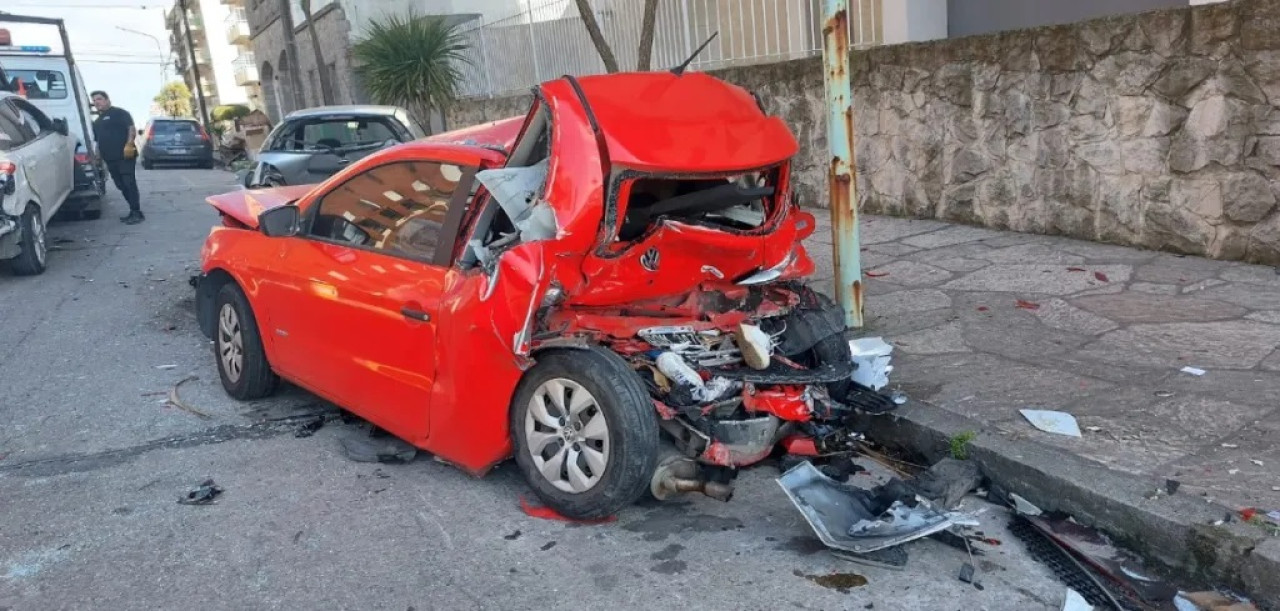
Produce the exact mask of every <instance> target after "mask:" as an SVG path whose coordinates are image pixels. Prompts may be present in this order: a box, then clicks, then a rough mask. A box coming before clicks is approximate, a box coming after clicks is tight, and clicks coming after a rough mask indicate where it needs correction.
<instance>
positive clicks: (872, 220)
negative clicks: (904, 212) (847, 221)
mask: <svg viewBox="0 0 1280 611" xmlns="http://www.w3.org/2000/svg"><path fill="white" fill-rule="evenodd" d="M862 219H863V220H862V226H861V228H860V229H861V233H860V236H859V237H860V238H861V241H862V244H863V245H864V246H866V245H870V244H883V243H885V242H896V241H899V240H902V239H903V238H908V237H911V236H917V235H921V234H928V233H930V232H934V231H939V230H943V229H949V228H951V227H952V225H949V224H947V223H943V222H940V221H934V220H927V219H903V218H894V217H890V216H878V217H862ZM829 233H830V230H828V234H829ZM912 246H915V244H912Z"/></svg>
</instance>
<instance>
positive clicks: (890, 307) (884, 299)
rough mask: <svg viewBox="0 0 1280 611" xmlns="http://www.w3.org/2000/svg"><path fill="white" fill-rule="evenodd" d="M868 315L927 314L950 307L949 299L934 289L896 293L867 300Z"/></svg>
mask: <svg viewBox="0 0 1280 611" xmlns="http://www.w3.org/2000/svg"><path fill="white" fill-rule="evenodd" d="M865 307H866V310H867V312H869V313H886V314H888V313H899V314H905V313H910V312H928V311H929V310H941V309H946V308H950V307H951V298H950V297H948V296H947V294H946V293H944V292H942V291H939V290H935V289H914V290H907V291H896V292H893V293H888V294H886V295H881V296H879V297H877V298H876V299H869V300H867V303H866V306H865Z"/></svg>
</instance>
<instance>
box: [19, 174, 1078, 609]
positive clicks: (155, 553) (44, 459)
mask: <svg viewBox="0 0 1280 611" xmlns="http://www.w3.org/2000/svg"><path fill="white" fill-rule="evenodd" d="M140 179H141V183H142V188H143V191H144V203H143V205H144V211H145V212H146V214H147V222H146V223H143V224H141V225H137V226H132V227H130V226H125V225H122V224H120V223H119V222H117V221H116V217H117V216H119V215H120V214H122V213H123V211H122V207H123V206H122V201H121V199H120V198H119V197H118V194H116V193H115V192H114V191H113V192H112V194H111V199H110V200H109V202H108V210H107V212H106V214H105V215H104V218H103V219H102V220H99V221H90V222H63V223H58V224H55V225H54V226H53V227H51V228H50V235H51V237H52V238H53V241H54V246H55V248H56V249H57V250H56V251H54V252H53V253H51V256H50V263H49V270H48V272H46V273H45V274H44V275H43V276H40V277H35V278H19V277H15V276H12V275H11V274H9V273H8V272H7V271H6V272H3V273H0V312H3V314H0V380H2V381H3V382H2V384H3V386H2V387H0V389H2V390H0V392H2V393H3V395H2V396H3V399H0V610H8V609H12V610H15V611H16V610H27V609H33V610H35V609H40V610H43V609H171V608H186V607H199V608H205V609H321V608H323V609H361V610H364V609H389V610H396V611H404V610H406V609H418V610H422V609H525V608H538V607H562V606H569V605H572V606H575V607H596V606H600V607H613V608H626V609H633V608H634V609H647V608H671V607H675V606H681V607H686V608H708V609H712V608H714V609H785V608H797V609H864V608H865V609H872V608H874V609H966V610H968V609H1010V610H1027V609H1059V608H1061V604H1062V599H1063V596H1064V588H1063V587H1062V586H1060V585H1058V583H1057V582H1056V581H1054V580H1053V578H1052V577H1051V576H1050V574H1049V572H1048V571H1047V569H1045V568H1044V567H1042V566H1040V565H1038V564H1036V563H1035V562H1034V561H1032V560H1030V559H1029V558H1027V557H1026V555H1025V553H1024V551H1023V549H1022V546H1021V545H1020V544H1019V543H1018V542H1017V541H1016V540H1015V539H1013V538H1012V537H1011V536H1009V535H1008V533H1007V531H1006V530H1005V524H1006V522H1007V517H1006V516H1005V515H1004V514H1003V512H1002V510H1000V509H998V508H995V507H990V506H985V507H986V511H985V512H984V513H982V514H981V519H982V521H983V528H984V530H985V532H986V533H987V535H988V536H992V537H995V538H997V539H1000V540H1002V541H1003V542H1004V545H1001V546H998V547H990V548H987V549H986V555H984V556H982V557H981V558H980V559H979V560H980V563H979V564H980V566H981V567H982V569H983V570H984V572H983V574H982V575H981V578H982V580H983V585H984V588H983V589H982V590H978V589H976V588H974V587H973V586H972V585H969V584H965V583H961V582H960V581H958V580H957V579H956V574H957V572H958V570H959V569H960V566H961V564H962V563H964V562H965V561H966V560H967V556H966V554H965V553H964V552H960V551H957V550H955V549H952V548H949V547H946V546H944V545H942V544H940V543H937V542H935V541H931V540H926V541H920V542H916V543H913V544H911V545H910V547H909V551H910V554H911V561H910V564H909V565H908V567H907V569H906V570H905V571H900V572H895V571H889V570H884V569H878V568H870V567H864V566H859V565H854V564H850V563H847V562H844V561H841V560H838V559H836V558H834V557H832V556H830V555H829V554H827V553H826V552H825V551H823V550H822V547H821V545H820V544H819V543H818V542H817V541H816V539H814V538H813V536H812V533H811V531H810V530H809V528H808V526H807V525H806V524H805V522H804V521H803V519H802V518H801V517H800V515H799V514H798V513H797V512H796V511H795V509H794V508H793V507H792V506H791V505H790V503H789V502H788V501H787V499H786V497H785V496H784V495H783V492H782V490H781V489H780V488H779V487H778V485H777V483H776V482H775V481H774V478H775V477H776V476H777V470H776V469H775V468H774V467H773V466H761V467H758V468H755V469H752V470H749V471H747V472H745V473H744V474H743V476H742V477H741V478H740V479H739V482H738V489H737V494H736V496H735V498H734V500H733V501H731V502H729V503H727V504H726V503H719V502H717V501H713V500H710V499H707V498H702V497H689V498H686V499H681V500H679V501H677V502H672V503H667V504H662V505H644V506H636V507H633V508H630V509H628V510H626V511H624V512H622V514H621V515H619V516H618V519H617V521H615V522H612V523H608V524H603V525H596V526H582V525H577V524H565V523H563V522H555V521H546V520H541V519H537V518H533V517H529V516H527V515H525V514H524V513H523V512H522V511H521V509H520V506H519V498H520V497H521V496H522V495H523V496H525V497H530V496H531V495H530V494H529V492H528V489H527V487H526V486H525V484H524V483H523V481H522V480H521V478H520V477H519V475H518V473H517V472H516V470H515V468H514V465H513V464H510V463H508V464H505V465H503V466H501V467H500V468H499V469H497V470H496V471H495V472H494V473H493V474H491V475H490V476H488V477H486V478H484V479H480V480H477V479H473V478H471V477H469V476H467V475H465V474H463V473H462V472H460V471H457V470H455V469H453V468H450V467H448V466H445V465H443V464H439V463H436V462H434V461H432V460H430V459H429V458H423V457H419V459H418V460H416V461H415V462H413V463H410V464H407V465H370V464H363V463H355V462H351V461H349V460H348V459H346V458H345V457H344V456H343V454H342V452H341V449H340V446H339V443H338V435H339V434H341V433H342V432H343V428H344V427H347V426H353V425H347V424H343V423H342V421H341V420H339V419H337V418H336V415H337V411H336V410H335V409H334V408H333V407H332V406H330V405H328V404H326V403H325V402H323V401H322V400H319V399H317V398H315V397H313V396H310V395H308V394H306V393H304V392H301V391H298V390H286V391H285V392H283V393H282V394H281V395H280V396H277V397H274V398H272V399H270V400H267V401H261V402H256V403H250V404H245V403H238V402H235V401H233V400H231V399H229V398H228V397H226V396H225V395H224V394H223V393H222V390H221V387H220V386H219V385H218V378H217V373H216V369H215V368H214V363H213V357H212V350H211V349H210V347H209V343H208V342H207V341H206V340H205V339H204V338H203V337H202V336H201V335H200V334H199V331H198V330H197V329H196V325H195V318H194V314H193V312H192V296H193V291H192V290H191V288H190V287H189V286H188V285H187V284H186V281H187V278H188V276H189V275H190V274H191V273H193V271H194V270H195V269H196V263H197V260H198V256H199V249H200V244H201V241H202V239H203V237H204V235H205V234H206V233H207V232H208V229H209V226H210V225H211V224H212V223H214V222H215V220H216V218H215V215H214V213H213V211H212V209H211V208H209V207H208V206H206V205H205V204H204V203H203V198H204V197H205V196H207V195H210V194H214V193H218V192H222V191H226V190H231V189H234V188H235V187H234V185H233V179H232V178H231V175H230V174H227V173H225V172H220V171H199V170H155V171H149V172H142V173H141V174H140ZM188 376H198V379H197V380H194V381H191V382H189V383H187V384H185V385H183V386H182V396H183V398H184V399H185V400H186V401H187V402H189V403H190V404H191V405H193V406H196V407H197V408H198V409H199V410H201V411H202V412H204V413H206V414H207V415H208V416H209V417H208V418H207V419H206V418H201V417H199V416H197V415H195V414H192V413H189V412H186V411H183V410H180V409H175V408H173V407H171V406H166V405H165V393H167V391H168V390H169V389H170V388H171V387H172V386H173V385H174V384H175V383H177V382H179V381H181V380H183V379H184V378H187V377H188ZM309 414H324V415H328V416H330V417H332V420H331V422H330V423H329V424H328V425H327V426H325V427H324V428H322V429H321V430H320V431H319V432H317V433H316V434H315V435H314V436H311V437H307V438H297V437H295V436H294V430H295V428H296V423H295V422H294V421H293V420H290V419H289V418H290V417H293V416H299V415H309ZM206 478H214V479H215V480H216V481H217V483H218V484H219V485H220V486H222V487H224V488H225V490H226V492H225V493H224V494H223V495H222V496H221V497H219V499H218V502H217V503H216V504H214V505H208V506H190V505H181V504H178V503H177V502H176V501H177V499H178V497H179V496H180V495H182V494H183V493H184V492H185V491H186V490H187V489H188V488H189V487H191V486H193V485H196V484H198V483H200V482H201V481H202V480H204V479H206ZM966 507H967V508H969V509H971V510H972V509H978V508H981V507H984V505H983V504H982V503H981V501H978V500H976V499H971V500H969V501H967V505H966ZM833 573H837V574H846V573H848V574H857V575H861V576H863V577H865V581H866V583H865V585H858V586H851V587H847V588H845V589H840V588H837V587H831V585H830V584H828V585H822V584H821V583H819V582H824V580H823V579H821V578H820V577H821V576H827V575H830V574H833ZM845 580H846V581H849V582H855V583H856V582H858V581H860V580H858V579H856V578H852V577H847V576H846V577H845ZM837 581H839V579H837Z"/></svg>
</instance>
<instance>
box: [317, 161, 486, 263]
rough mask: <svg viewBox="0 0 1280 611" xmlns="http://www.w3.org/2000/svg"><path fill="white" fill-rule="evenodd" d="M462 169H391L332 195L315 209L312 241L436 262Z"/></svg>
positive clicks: (415, 165) (428, 165)
mask: <svg viewBox="0 0 1280 611" xmlns="http://www.w3.org/2000/svg"><path fill="white" fill-rule="evenodd" d="M463 174H464V172H463V168H462V167H460V166H456V165H450V164H441V163H436V162H431V161H407V162H400V163H391V164H387V165H384V166H380V167H377V168H374V169H372V170H369V171H367V172H365V173H363V174H360V175H358V176H356V177H355V178H352V179H351V180H348V181H347V182H345V183H343V184H342V185H341V186H339V187H338V188H336V189H334V190H333V191H330V192H329V193H328V194H326V195H325V196H324V197H322V198H321V200H320V201H319V202H318V203H317V204H316V206H317V210H316V214H315V218H314V220H313V221H312V223H311V231H310V233H311V235H313V236H315V237H318V238H321V239H325V240H333V241H337V242H343V243H347V244H351V245H353V246H362V247H365V248H372V249H375V250H384V251H388V254H394V255H398V256H403V257H408V258H411V259H418V260H421V261H426V262H431V261H432V260H433V259H434V258H435V255H436V248H437V246H438V245H439V244H441V243H443V244H444V247H445V248H452V246H453V237H454V236H441V235H440V230H441V229H442V227H443V226H444V222H445V216H446V214H447V213H448V211H449V205H450V200H451V199H452V198H453V194H454V192H455V191H456V190H457V189H458V187H459V183H460V181H461V180H462V177H463Z"/></svg>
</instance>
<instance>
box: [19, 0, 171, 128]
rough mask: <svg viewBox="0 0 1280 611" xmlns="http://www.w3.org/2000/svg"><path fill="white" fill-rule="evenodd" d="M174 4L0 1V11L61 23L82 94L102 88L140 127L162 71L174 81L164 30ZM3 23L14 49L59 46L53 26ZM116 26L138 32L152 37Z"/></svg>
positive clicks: (158, 0) (149, 0)
mask: <svg viewBox="0 0 1280 611" xmlns="http://www.w3.org/2000/svg"><path fill="white" fill-rule="evenodd" d="M173 4H174V3H173V0H168V1H164V0H2V1H0V10H3V11H4V12H8V13H12V14H14V15H32V16H38V17H56V18H61V19H63V20H64V21H65V22H66V25H67V35H68V36H69V37H70V39H71V51H72V53H73V54H74V55H75V58H76V62H77V63H78V64H79V65H80V73H81V74H82V75H84V80H85V88H86V90H88V91H93V90H95V89H102V90H105V91H106V92H107V93H109V94H110V95H111V101H112V103H113V104H114V105H116V106H119V107H121V108H124V109H125V110H127V111H129V113H130V114H132V115H133V116H134V120H135V121H138V122H139V123H141V122H142V121H143V120H145V119H146V117H147V116H148V115H150V109H151V103H152V102H151V100H152V98H154V97H155V95H156V93H158V92H159V91H160V87H161V86H162V85H163V84H164V83H165V79H164V77H163V75H164V74H165V73H167V76H168V78H169V80H173V79H175V78H176V76H175V74H174V73H175V69H174V67H173V61H172V58H171V56H170V49H169V32H168V31H167V30H166V29H165V27H164V14H165V10H167V9H168V8H170V7H172V6H173ZM3 19H4V16H3V15H0V28H5V29H8V30H9V31H10V32H11V33H12V35H13V44H15V45H48V46H50V47H53V48H54V50H55V51H58V50H60V49H61V48H62V43H61V42H60V41H59V39H58V30H57V28H55V27H52V26H30V25H17V24H8V23H4V22H3ZM118 28H127V29H130V30H137V31H138V32H142V33H143V34H149V35H151V36H153V37H155V39H153V38H149V37H147V36H144V35H143V34H135V33H132V32H125V31H122V30H120V29H118ZM157 39H158V40H159V48H158V49H157V42H156V40H157ZM162 71H164V72H162Z"/></svg>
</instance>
